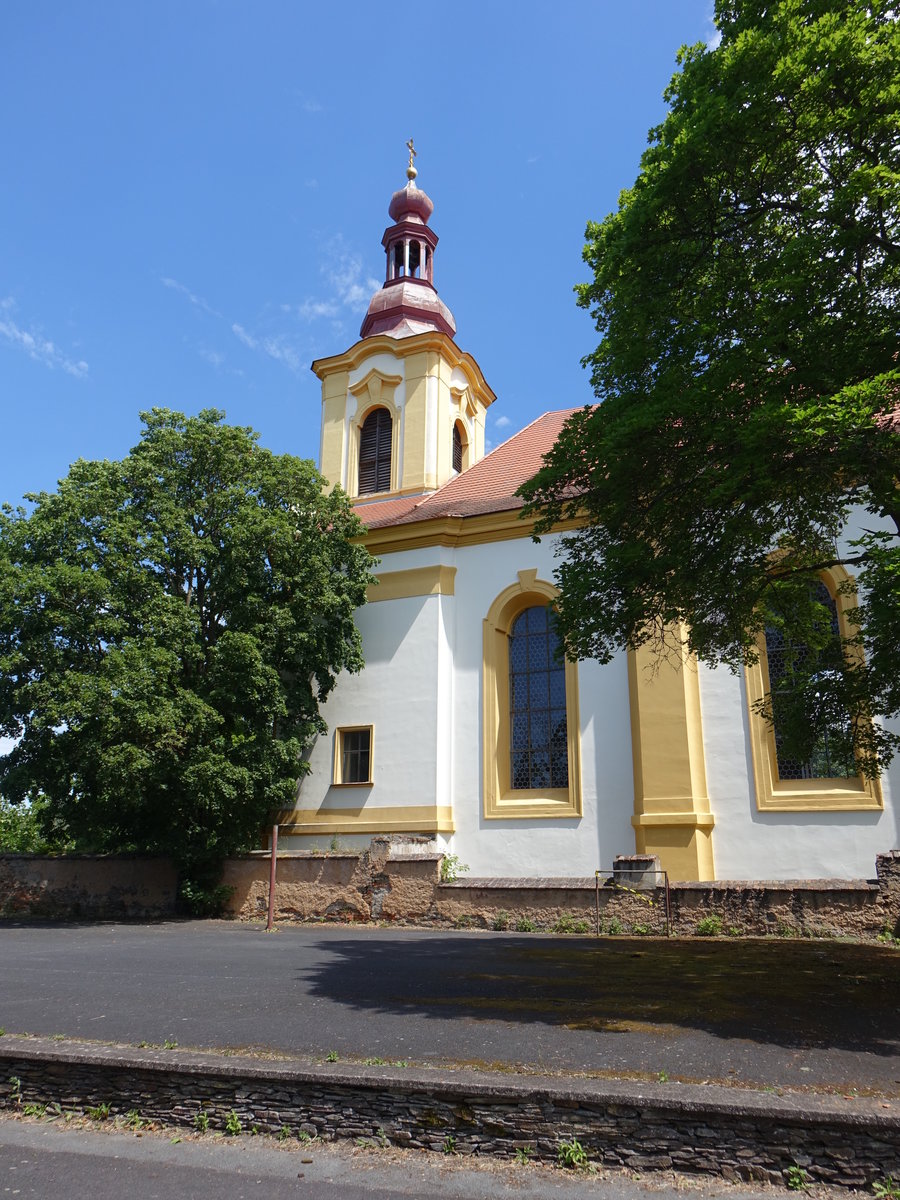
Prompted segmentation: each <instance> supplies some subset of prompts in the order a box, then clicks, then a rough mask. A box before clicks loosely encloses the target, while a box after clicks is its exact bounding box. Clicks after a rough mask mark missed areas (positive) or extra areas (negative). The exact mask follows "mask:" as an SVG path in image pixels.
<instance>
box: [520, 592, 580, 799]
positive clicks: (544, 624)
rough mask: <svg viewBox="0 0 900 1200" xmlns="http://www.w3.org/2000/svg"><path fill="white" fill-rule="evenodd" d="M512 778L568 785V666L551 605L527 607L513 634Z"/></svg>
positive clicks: (523, 783) (526, 783) (528, 783)
mask: <svg viewBox="0 0 900 1200" xmlns="http://www.w3.org/2000/svg"><path fill="white" fill-rule="evenodd" d="M509 721H510V758H509V781H510V787H511V788H512V789H513V791H519V790H521V789H523V788H567V787H568V786H569V743H568V733H567V726H566V668H565V665H564V662H563V659H562V657H561V655H560V653H559V639H558V638H557V636H556V631H555V630H554V628H553V625H552V623H551V621H550V614H549V613H548V611H547V608H546V606H543V605H542V606H541V607H537V606H535V607H534V608H526V609H525V611H524V612H521V613H519V615H518V616H517V617H516V619H515V620H514V621H513V623H512V628H511V630H510V634H509Z"/></svg>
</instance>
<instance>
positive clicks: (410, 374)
mask: <svg viewBox="0 0 900 1200" xmlns="http://www.w3.org/2000/svg"><path fill="white" fill-rule="evenodd" d="M428 359H429V355H428V352H427V351H422V352H420V353H418V354H410V355H409V357H408V358H407V359H406V404H405V406H404V414H403V462H402V464H401V476H400V486H401V488H403V489H404V490H409V491H417V490H418V489H420V488H421V489H422V490H423V491H424V490H425V489H426V488H428V487H429V486H430V487H431V488H434V487H435V483H434V481H433V480H430V481H429V480H428V479H427V477H426V470H425V456H426V452H427V451H426V418H427V409H428V403H427V395H428Z"/></svg>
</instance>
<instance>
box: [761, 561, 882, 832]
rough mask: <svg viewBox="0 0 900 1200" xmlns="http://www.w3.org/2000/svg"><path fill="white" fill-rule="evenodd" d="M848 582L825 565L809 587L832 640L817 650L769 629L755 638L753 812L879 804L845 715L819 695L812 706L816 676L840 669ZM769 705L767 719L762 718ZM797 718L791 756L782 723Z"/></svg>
mask: <svg viewBox="0 0 900 1200" xmlns="http://www.w3.org/2000/svg"><path fill="white" fill-rule="evenodd" d="M850 583H851V579H850V576H849V575H848V574H847V572H846V571H845V570H844V569H843V567H832V568H831V569H830V570H829V571H826V572H823V573H822V576H821V578H820V581H819V582H817V583H816V584H815V585H814V588H815V592H814V594H815V598H816V600H818V601H819V603H820V604H821V605H822V607H823V609H824V611H825V614H826V619H827V620H828V622H829V624H830V626H831V634H832V637H831V640H830V642H828V643H827V644H826V646H825V648H824V649H823V650H820V651H817V652H816V651H812V650H811V649H810V648H809V647H808V646H806V645H803V644H799V643H788V642H787V641H786V640H785V637H784V634H783V632H782V631H781V630H779V629H777V628H775V627H769V628H767V629H766V631H765V636H764V637H760V639H759V643H758V648H759V658H758V661H757V662H755V663H753V664H752V665H751V666H748V667H747V672H746V678H747V707H748V717H749V733H750V748H751V752H752V757H753V778H754V782H755V785H756V786H755V791H756V807H757V808H758V809H760V810H761V811H766V810H769V811H776V812H777V811H780V812H791V811H795V812H796V811H799V812H802V811H807V812H824V811H827V810H829V809H834V810H839V811H840V810H844V811H850V810H856V809H873V810H875V809H881V808H882V807H883V805H884V802H883V799H882V794H881V783H880V781H879V780H877V779H870V778H868V777H866V776H863V775H860V774H859V773H858V770H857V765H856V763H855V761H854V755H853V742H852V736H851V734H852V729H851V725H850V718H849V716H848V715H847V714H846V713H842V712H835V711H834V710H833V709H831V710H828V709H826V707H825V694H824V693H823V697H822V699H823V703H822V704H821V705H819V704H818V703H817V700H818V696H817V689H816V680H817V678H819V677H821V676H822V675H824V674H825V673H826V672H830V671H834V670H840V669H842V666H843V664H842V662H841V659H842V657H843V655H844V654H845V653H847V651H846V646H845V643H844V642H842V638H847V637H849V636H851V635H852V630H853V625H852V622H851V619H850V617H849V616H848V612H849V611H851V610H852V609H853V607H854V604H855V600H854V598H853V593H852V589H851V588H850V587H849V585H850ZM850 653H851V654H852V653H853V650H852V649H851V650H850ZM792 676H793V678H792ZM769 706H771V715H772V716H773V718H774V724H773V723H772V722H770V721H769V720H767V719H766V716H765V715H764V713H765V710H766V709H767V708H768V707H769ZM807 714H808V715H807ZM804 722H805V723H806V724H808V727H809V735H810V736H809V739H808V744H807V745H806V747H805V752H804V753H802V754H799V755H794V756H792V755H791V754H789V753H788V748H787V746H786V744H785V737H784V734H785V731H786V729H787V728H788V723H790V725H791V727H792V728H793V729H794V730H797V729H798V728H799V729H800V730H801V732H802V731H804V729H805V725H804ZM779 724H780V725H781V731H779ZM795 740H796V739H795Z"/></svg>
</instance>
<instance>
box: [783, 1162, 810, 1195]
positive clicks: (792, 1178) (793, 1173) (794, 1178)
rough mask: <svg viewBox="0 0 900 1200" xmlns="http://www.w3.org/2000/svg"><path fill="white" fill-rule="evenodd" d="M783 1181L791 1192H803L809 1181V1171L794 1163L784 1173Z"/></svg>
mask: <svg viewBox="0 0 900 1200" xmlns="http://www.w3.org/2000/svg"><path fill="white" fill-rule="evenodd" d="M784 1182H785V1183H786V1184H787V1186H788V1187H789V1188H790V1189H791V1191H792V1192H805V1191H806V1186H807V1184H808V1183H809V1172H808V1171H804V1170H803V1168H802V1167H798V1166H796V1165H794V1166H792V1167H788V1169H787V1170H786V1171H785V1173H784Z"/></svg>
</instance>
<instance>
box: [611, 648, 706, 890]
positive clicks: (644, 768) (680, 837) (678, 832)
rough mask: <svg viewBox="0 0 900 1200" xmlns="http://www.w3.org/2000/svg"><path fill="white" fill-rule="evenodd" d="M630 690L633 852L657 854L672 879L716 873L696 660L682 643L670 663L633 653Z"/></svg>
mask: <svg viewBox="0 0 900 1200" xmlns="http://www.w3.org/2000/svg"><path fill="white" fill-rule="evenodd" d="M628 688H629V696H630V701H631V743H632V754H633V757H634V816H633V817H632V818H631V823H632V825H633V826H634V832H635V844H636V848H637V852H638V854H658V855H659V858H660V862H661V864H662V866H663V868H664V869H665V870H667V871H668V872H669V877H670V878H671V879H682V880H703V879H714V878H715V872H714V869H713V853H712V830H713V825H714V824H715V820H714V818H713V815H712V813H711V812H710V810H709V796H708V794H707V790H706V765H705V761H704V754H703V730H702V725H701V719H700V683H699V679H698V676H697V664H696V660H694V659H693V658H692V657H691V656H689V655H688V653H687V650H686V648H685V647H684V643H683V642H682V650H681V654H680V656H678V657H677V658H676V659H675V660H674V661H673V660H672V659H667V660H663V661H662V662H659V663H657V662H656V661H655V658H654V652H653V650H652V649H650V648H649V647H641V648H640V649H639V650H637V651H631V652H629V655H628Z"/></svg>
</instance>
